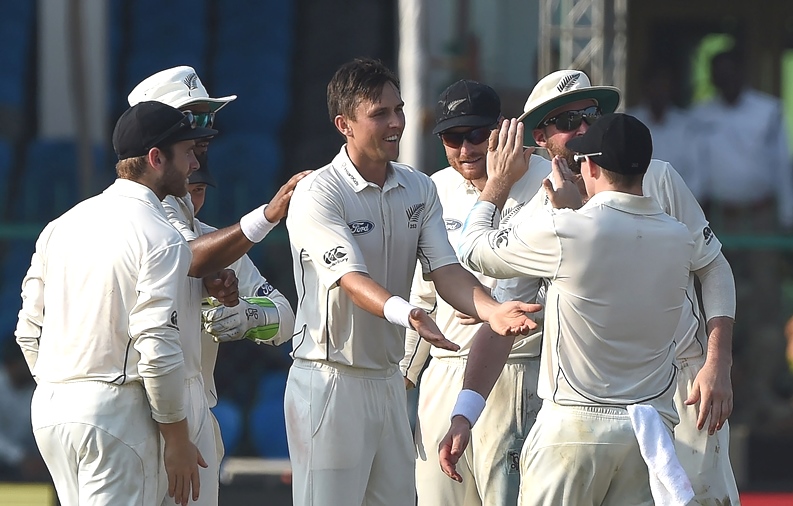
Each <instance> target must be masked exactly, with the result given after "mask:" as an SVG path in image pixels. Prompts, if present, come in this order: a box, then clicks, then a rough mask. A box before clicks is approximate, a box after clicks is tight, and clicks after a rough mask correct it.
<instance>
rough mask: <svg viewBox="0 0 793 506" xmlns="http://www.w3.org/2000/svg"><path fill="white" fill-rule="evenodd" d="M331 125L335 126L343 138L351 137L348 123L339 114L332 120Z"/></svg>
mask: <svg viewBox="0 0 793 506" xmlns="http://www.w3.org/2000/svg"><path fill="white" fill-rule="evenodd" d="M333 124H334V125H335V126H336V130H338V131H339V132H340V133H341V134H342V135H343V136H345V137H352V128H350V122H349V121H348V120H347V118H345V117H344V116H342V115H341V114H337V115H336V117H335V118H333Z"/></svg>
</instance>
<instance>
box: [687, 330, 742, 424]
mask: <svg viewBox="0 0 793 506" xmlns="http://www.w3.org/2000/svg"><path fill="white" fill-rule="evenodd" d="M732 325H733V320H732V318H729V317H726V316H721V317H716V318H711V319H710V320H709V321H708V351H707V358H706V360H705V365H703V366H702V369H700V371H699V372H698V373H697V376H696V378H694V383H693V384H692V385H691V392H690V393H689V396H688V399H686V401H685V403H686V404H687V405H692V404H697V403H699V416H698V417H697V429H699V430H702V429H703V428H704V427H705V425H706V424H707V426H708V434H711V435H713V434H715V433H716V431H717V430H721V428H722V427H723V426H724V422H726V421H727V418H728V417H729V416H730V414H731V413H732V407H733V394H732V381H731V380H730V369H731V368H732V351H731V349H732Z"/></svg>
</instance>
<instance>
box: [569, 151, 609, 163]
mask: <svg viewBox="0 0 793 506" xmlns="http://www.w3.org/2000/svg"><path fill="white" fill-rule="evenodd" d="M602 154H603V152H602V151H598V152H597V153H586V154H583V155H582V154H575V155H573V160H574V161H575V163H581V162H582V161H583V160H586V159H587V157H590V156H601V155H602Z"/></svg>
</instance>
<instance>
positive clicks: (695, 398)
mask: <svg viewBox="0 0 793 506" xmlns="http://www.w3.org/2000/svg"><path fill="white" fill-rule="evenodd" d="M700 397H701V395H700V391H699V388H696V387H695V388H692V389H691V393H690V394H689V396H688V399H686V400H685V401H684V404H685V405H686V406H691V405H693V404H696V403H698V402H699V399H700Z"/></svg>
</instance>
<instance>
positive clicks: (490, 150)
mask: <svg viewBox="0 0 793 506" xmlns="http://www.w3.org/2000/svg"><path fill="white" fill-rule="evenodd" d="M523 129H524V125H523V122H522V121H518V120H517V119H515V118H512V119H511V120H508V119H505V120H504V121H503V122H502V123H501V128H499V129H497V130H493V131H492V132H491V133H490V139H489V141H488V144H487V176H488V181H491V180H492V182H493V183H494V184H500V185H504V186H505V187H506V188H507V190H508V189H509V188H511V187H512V185H514V184H515V183H516V182H517V181H518V180H519V179H520V178H522V177H523V175H524V174H525V173H526V171H527V170H529V158H531V154H532V153H534V148H527V147H524V146H523Z"/></svg>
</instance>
